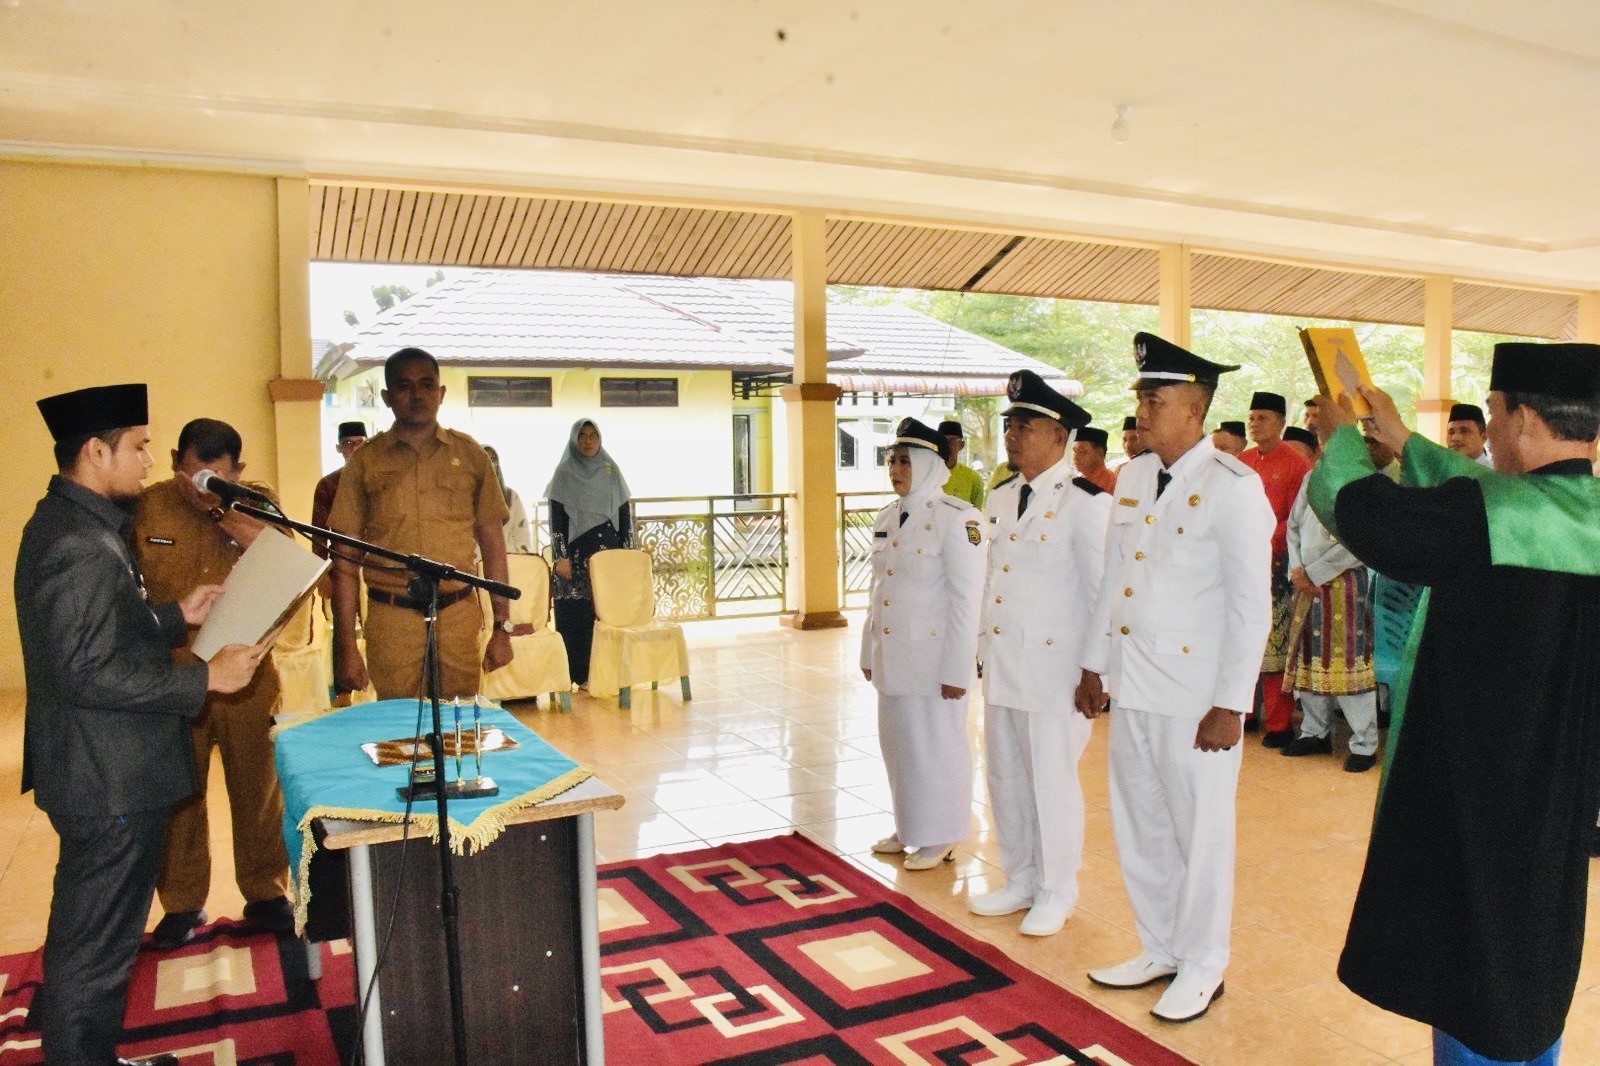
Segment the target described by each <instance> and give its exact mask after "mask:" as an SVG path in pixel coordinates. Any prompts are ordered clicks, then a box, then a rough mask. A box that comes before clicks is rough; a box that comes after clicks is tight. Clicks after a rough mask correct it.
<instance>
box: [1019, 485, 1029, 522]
mask: <svg viewBox="0 0 1600 1066" xmlns="http://www.w3.org/2000/svg"><path fill="white" fill-rule="evenodd" d="M1032 497H1033V486H1032V485H1024V486H1022V493H1021V495H1019V496H1018V497H1017V517H1018V518H1021V517H1022V512H1023V511H1026V510H1027V509H1028V500H1030V499H1031V498H1032Z"/></svg>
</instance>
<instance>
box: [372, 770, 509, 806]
mask: <svg viewBox="0 0 1600 1066" xmlns="http://www.w3.org/2000/svg"><path fill="white" fill-rule="evenodd" d="M438 788H439V783H438V781H436V780H425V779H424V778H423V777H422V776H421V775H420V774H419V775H418V776H417V778H416V780H414V781H413V782H412V783H411V784H409V785H401V786H400V787H399V788H397V789H395V793H396V794H397V795H398V796H399V797H400V798H401V799H403V800H413V801H415V800H420V799H434V798H436V796H437V794H438ZM444 794H445V798H446V799H453V800H454V799H479V798H481V797H483V796H498V795H499V794H500V786H499V785H497V784H495V783H494V778H492V777H472V778H466V779H460V778H458V779H457V780H455V781H447V782H446V783H445V786H444Z"/></svg>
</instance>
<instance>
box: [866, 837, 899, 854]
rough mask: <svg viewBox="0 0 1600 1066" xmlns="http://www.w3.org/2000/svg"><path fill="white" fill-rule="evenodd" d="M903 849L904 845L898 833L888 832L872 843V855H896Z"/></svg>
mask: <svg viewBox="0 0 1600 1066" xmlns="http://www.w3.org/2000/svg"><path fill="white" fill-rule="evenodd" d="M904 850H906V846H905V845H904V844H902V843H901V842H900V834H899V833H890V834H889V835H888V836H886V837H884V838H883V839H882V840H880V841H878V842H877V843H876V844H874V845H872V854H874V855H898V854H900V853H901V852H902V851H904Z"/></svg>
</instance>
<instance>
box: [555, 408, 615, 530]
mask: <svg viewBox="0 0 1600 1066" xmlns="http://www.w3.org/2000/svg"><path fill="white" fill-rule="evenodd" d="M584 426H594V431H595V433H599V432H600V427H599V426H595V424H594V420H593V419H590V418H580V419H578V420H577V421H576V422H574V423H572V432H571V433H570V434H569V435H568V437H567V450H566V453H565V454H564V455H562V457H561V461H560V462H559V463H557V464H556V472H555V474H554V475H553V476H552V477H551V478H550V484H549V486H548V487H547V488H546V489H545V490H544V494H545V497H546V498H547V499H550V500H553V501H554V502H556V503H559V504H560V505H561V506H562V507H564V508H566V511H567V538H568V540H569V542H570V541H573V540H577V539H578V538H579V537H581V536H583V535H584V534H585V533H587V532H589V530H591V529H593V528H595V527H596V526H599V525H604V524H605V523H607V522H611V523H612V524H615V523H616V521H617V512H618V511H620V510H621V509H622V505H623V504H625V503H627V502H628V483H627V482H626V481H624V480H623V478H622V471H620V470H618V469H617V464H616V463H615V462H613V461H612V459H611V456H610V455H609V454H608V453H607V452H606V450H605V448H603V447H602V448H601V449H600V450H599V451H598V452H596V453H595V454H594V455H584V454H583V453H582V452H580V451H579V450H578V434H579V433H580V432H582V431H583V427H584Z"/></svg>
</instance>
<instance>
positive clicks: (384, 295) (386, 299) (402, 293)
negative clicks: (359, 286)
mask: <svg viewBox="0 0 1600 1066" xmlns="http://www.w3.org/2000/svg"><path fill="white" fill-rule="evenodd" d="M415 295H416V293H414V292H412V291H411V290H410V289H408V288H406V287H405V286H404V285H374V286H373V287H372V298H373V300H374V301H376V302H377V304H378V310H380V311H387V310H389V309H390V308H391V307H393V306H394V305H395V304H397V303H401V304H403V303H405V302H406V301H407V300H409V299H411V297H413V296H415Z"/></svg>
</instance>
